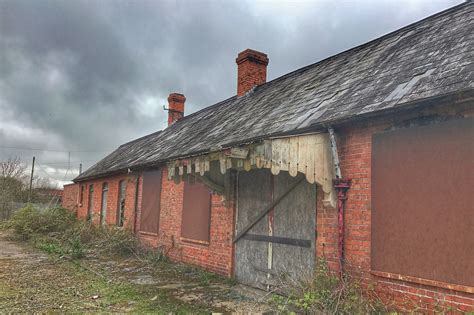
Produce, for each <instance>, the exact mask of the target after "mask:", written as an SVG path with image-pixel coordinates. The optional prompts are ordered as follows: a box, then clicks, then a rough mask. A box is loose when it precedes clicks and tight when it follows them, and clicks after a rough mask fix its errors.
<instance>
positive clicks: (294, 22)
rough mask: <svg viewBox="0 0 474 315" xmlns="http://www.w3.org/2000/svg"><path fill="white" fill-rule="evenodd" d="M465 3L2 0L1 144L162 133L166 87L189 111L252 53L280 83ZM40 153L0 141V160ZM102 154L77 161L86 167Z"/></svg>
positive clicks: (82, 143)
mask: <svg viewBox="0 0 474 315" xmlns="http://www.w3.org/2000/svg"><path fill="white" fill-rule="evenodd" d="M459 2H460V1H456V0H452V1H451V0H445V1H437V2H436V1H435V2H433V1H422V2H415V1H408V0H407V1H401V2H400V1H377V2H376V1H365V2H364V1H343V2H330V1H314V2H303V3H299V2H295V4H294V5H295V6H298V5H301V6H302V9H301V10H295V11H293V10H285V9H279V8H278V7H279V3H278V2H275V3H271V2H268V1H265V2H260V3H257V5H255V3H254V2H251V1H217V0H214V1H211V0H206V1H204V0H198V1H171V0H169V1H168V0H166V1H165V0H163V1H147V0H138V1H111V0H104V1H94V2H93V1H86V0H84V1H82V0H73V1H52V0H41V1H33V0H0V146H1V145H4V146H21V147H33V148H37V147H40V148H45V149H59V150H64V151H68V150H76V151H77V150H96V151H101V150H108V149H112V148H114V147H115V146H117V145H119V144H121V143H123V142H126V141H129V140H131V139H134V138H136V137H139V136H142V135H144V134H148V133H150V132H153V131H156V130H158V129H161V128H164V127H165V121H166V113H165V112H164V111H163V110H162V109H161V106H162V105H164V104H165V102H166V97H167V95H168V94H169V93H170V92H182V93H184V94H185V95H186V97H187V107H186V112H187V113H190V112H193V111H196V110H199V109H200V108H203V107H205V106H208V105H211V104H213V103H215V102H218V101H220V100H222V99H225V98H227V97H230V96H232V95H233V94H235V90H236V86H235V82H236V66H235V63H234V61H235V57H236V55H237V53H238V52H239V51H241V50H243V49H245V48H249V47H250V48H254V49H257V50H261V51H264V52H266V53H267V54H268V55H269V57H270V65H269V79H273V78H275V77H277V76H280V75H283V74H285V73H287V72H289V71H292V70H295V69H297V68H299V67H302V66H305V65H307V64H310V63H314V62H316V61H318V60H320V59H323V58H325V57H327V56H330V55H332V54H334V53H337V52H340V51H342V50H344V49H347V48H350V47H352V46H354V45H358V44H361V43H363V42H365V41H368V40H370V39H373V38H375V37H377V36H380V35H382V34H384V33H387V32H389V31H392V30H395V29H397V28H399V27H401V26H403V25H406V24H409V23H411V22H414V21H416V20H418V19H420V18H422V17H425V16H428V15H430V14H433V13H435V12H437V11H440V10H442V9H444V8H447V7H449V6H452V5H454V4H456V3H459ZM287 6H288V7H289V8H291V7H292V6H293V4H292V5H288V4H287ZM296 13H297V14H298V16H296V15H293V14H296ZM147 100H148V101H149V102H150V104H147V105H146V106H142V105H143V104H141V102H146V101H147ZM141 106H142V107H143V108H142V107H141ZM2 125H3V127H2ZM6 126H9V127H8V128H11V126H21V128H23V129H25V130H26V131H28V132H26V131H25V132H26V133H25V134H26V136H22V137H13V136H12V135H11V132H10V133H9V132H6V131H5V130H4V129H5V128H7V127H6ZM38 130H40V131H41V136H35V133H36V134H37V133H38V132H39V131H38ZM28 135H30V136H28ZM32 153H33V152H32V151H15V150H10V149H1V148H0V158H2V157H5V156H8V155H12V154H18V155H21V156H22V157H23V159H24V160H26V161H29V160H30V157H31V155H32ZM35 154H37V155H38V156H40V157H41V159H44V160H46V159H49V161H48V162H57V163H64V162H65V158H66V155H65V154H59V155H58V154H51V152H49V153H48V152H35ZM104 154H106V153H105V152H82V153H80V152H76V153H73V157H72V160H74V161H80V160H82V161H87V162H85V163H84V164H85V165H84V167H87V166H89V165H90V164H91V163H92V162H91V161H93V160H97V159H98V158H100V157H101V156H103V155H104ZM66 161H67V160H66ZM51 166H52V164H51ZM52 167H53V166H52Z"/></svg>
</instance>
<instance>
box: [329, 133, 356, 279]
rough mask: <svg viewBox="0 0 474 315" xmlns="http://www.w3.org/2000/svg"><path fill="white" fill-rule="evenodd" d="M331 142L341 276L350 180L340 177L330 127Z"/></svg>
mask: <svg viewBox="0 0 474 315" xmlns="http://www.w3.org/2000/svg"><path fill="white" fill-rule="evenodd" d="M328 132H329V138H330V142H331V151H332V156H333V161H334V170H335V175H336V178H335V179H334V180H333V184H334V188H335V189H336V192H337V220H338V253H339V268H340V274H341V276H342V275H343V273H344V259H345V257H344V204H345V201H346V200H347V195H346V193H347V190H349V188H350V187H351V180H350V179H347V178H342V174H341V167H340V165H339V155H338V154H337V145H336V134H335V133H334V129H333V128H332V127H329V128H328Z"/></svg>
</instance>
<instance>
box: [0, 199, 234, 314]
mask: <svg viewBox="0 0 474 315" xmlns="http://www.w3.org/2000/svg"><path fill="white" fill-rule="evenodd" d="M3 228H4V229H5V228H6V229H9V230H10V231H11V232H13V239H14V240H16V241H22V242H26V243H27V244H31V245H32V246H33V247H34V248H36V249H39V250H41V251H43V252H45V253H47V254H48V257H49V258H48V259H47V260H46V261H45V260H43V261H41V259H36V258H35V259H33V262H31V261H29V262H26V263H25V264H24V260H21V263H14V261H13V260H1V259H0V313H1V312H2V310H3V311H6V310H8V311H9V312H10V311H13V312H25V311H27V312H58V311H70V312H97V311H106V312H119V313H120V312H129V311H131V312H138V313H178V314H181V313H183V314H184V313H186V314H187V313H211V312H213V311H222V310H221V309H220V308H219V307H213V306H212V305H211V304H209V303H206V302H204V301H192V302H187V301H186V300H182V299H179V296H178V297H177V296H175V295H176V289H174V288H173V287H170V288H166V286H165V288H162V287H160V286H156V285H154V284H152V283H154V282H152V283H150V284H147V283H144V284H143V283H134V282H130V281H129V280H128V279H127V278H123V277H118V278H117V277H116V273H117V272H120V273H123V272H124V271H123V269H122V268H124V267H121V264H125V265H126V266H128V265H129V264H130V267H127V268H125V270H148V271H147V274H148V275H147V276H150V277H155V276H156V277H158V279H162V280H163V279H167V280H164V281H165V284H166V283H169V282H170V281H171V282H172V283H173V282H178V283H179V282H180V281H182V282H183V283H184V284H183V285H182V287H183V288H185V289H187V290H190V291H191V292H196V293H198V294H203V293H201V292H205V294H210V295H225V293H226V292H227V291H225V290H224V291H222V289H219V288H211V287H210V286H211V285H213V284H223V285H224V281H225V280H224V279H223V278H222V277H219V276H217V275H214V274H211V273H208V272H204V271H202V270H199V269H197V268H193V267H189V266H185V265H180V264H171V263H169V262H168V260H167V259H166V258H165V256H164V255H163V253H162V251H160V250H153V249H149V248H147V247H144V246H142V245H141V244H140V242H139V240H138V239H137V237H136V236H135V235H133V234H132V233H131V232H130V231H128V230H126V229H122V228H118V227H109V226H104V227H98V226H95V225H92V224H91V223H90V222H83V221H79V220H76V218H75V217H74V216H73V215H72V214H71V213H70V212H69V211H68V210H66V209H63V208H51V209H47V210H45V211H39V210H37V209H35V208H34V207H32V206H27V207H25V208H23V209H20V210H18V211H17V212H16V213H15V214H14V215H13V216H12V218H11V219H10V220H9V221H7V222H6V224H3ZM10 239H12V237H10ZM104 262H106V264H103V263H104ZM109 263H113V267H109V265H108V264H109ZM23 264H24V265H23ZM32 270H35V272H32ZM2 271H3V272H4V274H6V275H12V274H18V275H20V276H14V277H13V276H12V277H9V276H5V277H2V276H1V274H2ZM155 273H158V274H155ZM124 275H127V277H132V280H136V278H134V277H136V276H134V273H133V271H125V274H124ZM138 277H139V276H138ZM138 279H139V280H140V278H138ZM144 279H145V280H146V279H148V278H146V277H145V278H144ZM162 285H163V284H162ZM178 287H181V286H178ZM182 290H184V289H180V291H179V292H180V294H184V291H182ZM201 290H205V291H201ZM192 294H195V293H192ZM31 299H34V301H36V302H35V303H31V302H30V300H31ZM25 305H27V307H31V308H27V309H25Z"/></svg>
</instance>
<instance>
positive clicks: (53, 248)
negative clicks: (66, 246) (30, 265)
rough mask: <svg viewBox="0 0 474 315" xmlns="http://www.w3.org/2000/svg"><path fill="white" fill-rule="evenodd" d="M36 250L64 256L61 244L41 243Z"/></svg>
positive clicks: (37, 244)
mask: <svg viewBox="0 0 474 315" xmlns="http://www.w3.org/2000/svg"><path fill="white" fill-rule="evenodd" d="M36 248H38V249H39V250H42V251H44V252H46V253H48V254H57V255H63V254H64V250H63V248H62V247H61V246H60V245H59V244H57V243H53V242H47V241H40V242H38V243H36Z"/></svg>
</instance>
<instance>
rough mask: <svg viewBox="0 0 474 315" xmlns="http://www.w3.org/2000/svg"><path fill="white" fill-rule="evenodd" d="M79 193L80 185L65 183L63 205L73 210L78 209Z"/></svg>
mask: <svg viewBox="0 0 474 315" xmlns="http://www.w3.org/2000/svg"><path fill="white" fill-rule="evenodd" d="M78 193H79V185H77V184H69V185H64V190H63V197H62V206H63V208H66V209H69V210H71V211H73V212H76V211H77V196H78Z"/></svg>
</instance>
